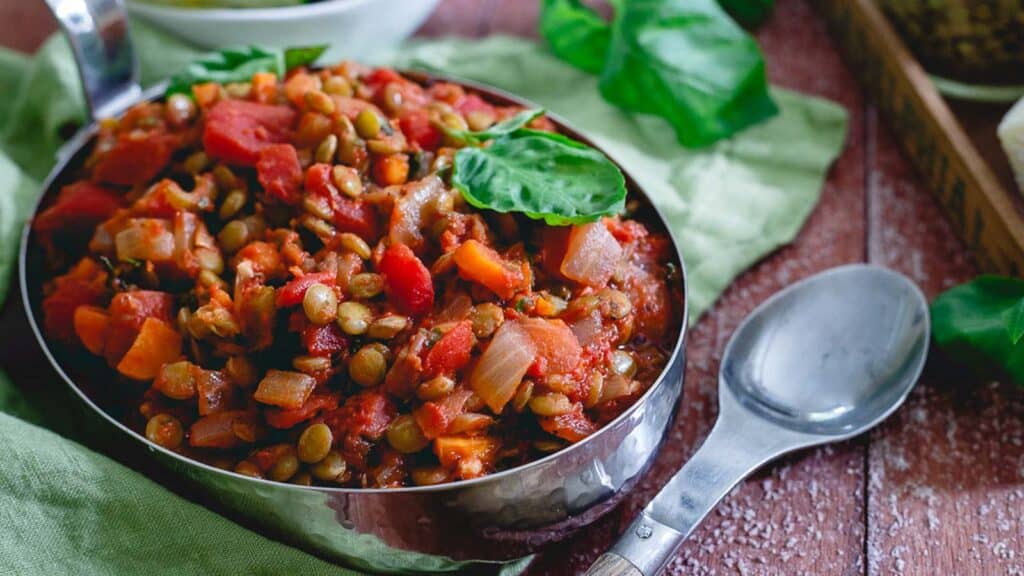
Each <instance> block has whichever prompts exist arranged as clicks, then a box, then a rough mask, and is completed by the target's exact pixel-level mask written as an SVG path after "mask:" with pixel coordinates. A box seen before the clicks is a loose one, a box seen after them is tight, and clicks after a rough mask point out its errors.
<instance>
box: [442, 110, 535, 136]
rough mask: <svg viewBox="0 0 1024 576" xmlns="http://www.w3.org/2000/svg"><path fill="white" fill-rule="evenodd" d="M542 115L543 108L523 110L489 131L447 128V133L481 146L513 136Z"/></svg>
mask: <svg viewBox="0 0 1024 576" xmlns="http://www.w3.org/2000/svg"><path fill="white" fill-rule="evenodd" d="M541 114H544V109H543V108H533V109H530V110H522V111H520V112H518V113H516V114H514V115H512V116H509V117H508V118H505V119H504V120H502V121H501V122H497V123H495V124H494V125H493V126H491V127H490V128H488V129H487V130H482V131H480V132H474V131H472V130H452V129H448V128H446V129H445V132H447V133H448V135H449V136H451V137H453V138H456V139H458V140H461V141H463V142H466V143H468V144H480V143H482V142H485V141H487V140H494V139H495V138H500V137H501V136H505V135H506V134H511V133H513V132H515V131H516V130H519V129H520V128H522V127H524V126H526V125H527V124H529V123H530V122H532V121H533V119H534V118H536V117H538V116H540V115H541Z"/></svg>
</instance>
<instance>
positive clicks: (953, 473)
mask: <svg viewBox="0 0 1024 576" xmlns="http://www.w3.org/2000/svg"><path fill="white" fill-rule="evenodd" d="M777 4H778V6H777V8H776V10H775V13H774V15H773V16H772V17H771V19H770V21H768V22H767V23H766V24H765V25H764V26H763V27H762V28H761V29H760V30H759V31H758V33H757V36H758V39H759V41H760V43H761V46H762V48H763V50H764V52H765V53H766V55H767V59H768V71H769V76H770V77H771V80H772V81H773V82H774V83H777V84H779V85H782V86H785V87H787V88H792V89H796V90H800V91H803V92H806V93H809V94H816V95H819V96H824V97H826V98H830V99H832V100H835V101H837V102H839V103H841V104H842V105H843V106H845V107H846V109H847V110H848V111H849V113H850V134H849V138H848V140H847V143H846V148H845V150H844V152H843V154H842V156H841V157H840V158H839V160H838V161H837V162H836V164H835V166H833V168H832V170H831V172H830V173H829V177H828V181H827V182H826V184H825V190H824V194H823V195H822V199H821V203H820V204H819V205H818V207H817V208H816V210H815V211H814V213H813V214H812V215H811V217H810V220H809V221H808V223H807V225H806V226H805V228H804V230H803V231H802V232H801V234H800V236H799V238H798V239H797V240H796V242H794V243H793V245H791V246H788V247H786V248H783V249H782V250H780V251H778V252H777V253H775V254H773V255H771V256H770V257H768V258H766V259H765V260H764V261H762V262H761V263H759V264H758V265H756V266H755V267H754V268H753V269H752V270H750V271H749V272H747V273H745V274H744V275H743V276H741V277H740V278H739V280H738V281H737V282H736V283H734V284H733V285H732V286H731V287H730V288H729V289H728V290H727V291H726V293H725V295H724V296H723V297H722V299H721V300H720V301H719V302H718V304H717V305H716V306H715V308H714V309H713V310H712V311H711V312H710V313H709V314H707V315H706V316H705V317H704V318H703V319H702V320H701V321H700V323H699V324H698V325H697V326H696V328H695V329H694V330H693V331H692V333H691V335H690V343H689V365H688V367H687V371H686V388H685V397H684V398H685V401H684V403H683V405H682V407H681V408H680V414H679V415H678V419H677V421H676V425H675V427H674V428H673V429H672V430H671V432H670V433H669V437H668V438H667V440H666V444H665V447H664V448H663V449H662V451H661V454H660V455H659V457H658V460H657V463H656V464H655V466H654V468H653V469H652V471H651V472H650V473H649V474H648V475H647V477H646V478H645V479H644V480H643V481H642V483H641V484H640V486H639V487H638V488H637V489H636V490H635V492H634V493H633V494H632V495H631V496H630V497H629V499H628V500H627V502H626V504H625V505H623V506H621V507H619V508H618V509H616V510H615V511H613V512H612V513H610V514H608V515H607V516H605V517H604V518H603V519H602V520H600V521H598V522H597V523H596V524H594V525H592V526H590V527H588V528H587V529H585V530H583V531H582V532H581V533H580V534H578V535H577V536H575V537H574V538H572V539H571V540H569V541H568V542H566V543H564V544H562V545H559V546H557V547H554V548H553V549H551V550H548V551H546V552H544V553H543V554H542V555H541V557H540V558H539V560H538V561H537V562H535V564H534V566H533V567H532V569H531V574H552V575H561V574H568V573H573V572H580V571H581V570H583V569H584V568H585V567H586V566H588V565H589V563H590V562H591V561H593V560H594V558H596V557H597V555H598V554H599V553H600V552H601V551H602V550H603V549H605V548H606V547H607V546H608V545H609V544H610V543H611V542H612V541H613V540H614V539H615V537H616V535H617V534H618V533H619V531H620V530H622V529H624V527H625V525H626V524H627V523H628V522H629V520H630V519H631V517H632V516H633V515H634V513H635V512H636V511H637V510H639V509H640V508H641V507H642V506H643V504H644V503H645V502H647V501H648V500H649V499H650V498H651V497H652V496H653V495H654V494H655V492H656V491H657V490H658V489H659V488H660V487H661V486H662V485H663V484H664V483H665V482H666V481H667V479H668V478H669V477H670V476H671V474H672V472H673V471H674V470H676V469H677V468H678V467H679V466H680V465H681V464H682V463H683V462H684V461H685V460H686V458H687V457H688V456H689V455H690V454H691V453H692V452H693V451H694V450H695V449H696V447H697V446H699V444H700V442H701V440H702V439H703V438H704V436H705V435H706V434H707V433H708V431H709V429H710V427H711V424H712V423H713V421H714V418H715V411H716V397H717V392H716V390H717V373H718V364H719V359H720V357H721V353H722V349H723V347H724V345H725V342H726V341H727V340H728V338H729V336H730V334H731V333H732V330H733V329H734V328H735V327H736V325H737V324H738V323H739V322H740V321H741V320H742V318H743V317H744V316H745V315H746V314H747V313H748V312H750V310H752V309H753V308H754V307H755V306H756V305H757V304H758V303H759V302H761V301H762V300H764V299H765V298H766V297H768V296H769V295H771V294H772V293H773V292H775V291H777V290H779V289H780V288H782V287H784V286H786V285H787V284H790V283H792V282H794V281H796V280H798V279H800V278H802V277H805V276H807V275H809V274H813V273H815V272H817V271H820V270H824V269H826V268H829V267H832V266H837V265H840V264H847V263H851V262H871V263H874V264H880V265H883V266H889V267H891V268H894V269H897V270H899V271H901V272H903V273H905V274H907V275H909V276H910V277H911V278H913V279H914V280H915V281H917V282H918V283H919V284H920V286H921V287H922V288H923V289H924V291H925V292H926V293H927V294H928V295H929V296H934V295H936V294H937V293H939V292H940V291H942V290H943V289H945V288H948V287H950V286H952V285H954V284H956V283H959V282H962V281H965V280H967V279H969V278H971V277H972V275H974V274H975V272H976V271H975V269H974V267H973V264H972V263H971V262H970V260H969V256H968V254H967V253H966V252H965V250H964V248H963V246H962V245H961V243H960V242H959V241H958V240H956V238H955V237H954V235H953V233H952V231H951V229H950V227H949V226H948V225H947V224H946V222H945V221H944V220H943V218H942V216H941V214H940V212H939V210H938V208H937V207H936V205H935V204H934V203H933V201H932V199H931V197H930V196H929V195H928V193H927V192H926V190H924V189H923V188H922V186H921V185H920V183H919V181H918V179H917V177H916V176H915V174H914V173H913V172H912V170H911V167H910V166H909V165H908V163H907V161H906V160H905V159H904V157H903V155H902V154H901V153H900V151H899V150H898V148H897V147H896V144H895V142H894V140H893V137H892V136H891V135H890V134H889V132H888V130H887V129H886V127H885V125H884V123H883V121H881V120H880V119H879V117H878V115H877V113H876V110H875V108H874V107H873V106H872V105H871V103H870V102H867V101H865V96H864V93H863V92H862V90H861V89H860V87H859V86H858V85H857V82H856V81H855V80H854V78H853V77H852V76H851V74H850V72H849V70H848V69H847V67H846V65H845V64H844V62H843V60H842V59H841V57H840V56H839V54H838V53H837V51H836V47H835V45H834V44H833V43H832V41H831V40H830V39H829V37H828V34H827V33H826V30H825V27H824V25H823V23H822V22H821V20H820V19H819V18H818V17H817V15H816V14H815V13H814V12H813V10H812V8H811V5H810V3H809V2H807V1H805V0H779V1H778V2H777ZM536 16H537V2H536V1H535V0H444V2H442V4H441V6H440V8H439V9H438V11H437V13H436V14H435V15H434V16H433V18H432V19H431V20H430V22H429V23H428V24H427V25H426V26H425V27H424V28H423V30H422V33H423V34H427V35H440V34H460V35H470V36H482V35H487V34H494V33H506V34H518V35H524V36H535V25H536ZM52 29H53V25H52V23H51V21H50V19H49V16H48V15H47V14H46V12H45V10H44V9H43V8H42V2H13V1H12V2H3V3H2V5H0V44H4V45H8V46H12V47H16V48H19V49H22V50H31V49H33V48H34V47H35V46H36V45H38V43H39V42H40V41H41V39H43V38H45V37H46V35H47V34H49V33H50V32H51V31H52ZM7 308H8V310H7V311H6V312H5V316H6V317H7V318H10V317H12V316H20V314H21V311H20V309H16V308H20V305H19V304H18V303H17V301H16V300H15V299H14V298H12V299H11V301H10V303H9V304H8V306H7ZM12 309H15V310H12ZM868 313H870V311H869V312H868ZM5 324H6V325H10V321H6V320H5V321H4V322H3V323H0V326H3V325H5ZM4 333H5V334H6V333H8V332H6V331H4ZM668 573H671V574H843V575H852V574H871V575H875V574H920V575H928V576H931V575H952V574H978V575H982V574H983V575H996V574H1006V575H1024V393H1022V392H1021V391H1020V390H1015V389H1013V388H1012V387H1010V386H1008V385H1001V384H996V383H988V382H978V381H975V380H972V379H971V378H969V377H964V376H962V375H958V374H957V373H956V372H955V371H953V370H952V369H951V368H950V367H949V366H947V365H945V364H944V363H943V361H942V359H941V358H940V357H939V355H938V354H937V353H935V351H934V350H933V353H932V359H931V360H930V361H929V364H928V367H927V369H926V371H925V375H924V377H923V379H922V381H921V383H920V385H919V386H918V387H917V388H916V390H915V391H914V393H913V394H912V395H911V398H910V400H909V401H908V402H907V405H906V406H905V407H903V408H902V409H901V410H900V411H899V412H898V413H897V414H896V415H895V416H894V417H893V418H892V419H891V420H889V421H888V422H887V423H886V424H884V425H883V426H882V427H881V428H880V429H878V430H876V431H874V432H872V433H871V434H870V435H868V436H866V437H862V438H858V439H855V440H853V441H850V442H846V443H843V444H840V445H837V446H832V447H825V448H822V449H818V450H813V451H810V452H806V453H801V454H799V455H796V456H793V457H790V458H787V459H785V460H784V461H782V462H780V463H777V464H775V465H773V466H771V467H770V468H768V469H766V470H764V471H762V472H760V473H758V474H757V475H755V476H754V477H753V478H751V479H749V480H747V481H746V482H745V483H744V484H743V485H742V486H740V487H739V488H737V489H736V490H735V491H734V492H733V493H732V494H731V495H730V496H729V497H728V498H726V500H725V501H724V503H723V504H722V505H721V506H720V507H719V508H718V510H717V511H715V512H713V513H712V514H711V515H710V516H709V518H708V519H707V520H706V521H705V523H704V524H703V526H701V527H700V528H699V529H698V530H697V532H696V533H695V534H694V535H693V537H692V538H690V540H689V541H688V542H687V544H686V545H685V546H684V547H683V548H682V549H681V551H680V552H679V553H678V554H677V556H676V558H675V559H674V560H673V562H672V563H671V565H670V568H669V570H668Z"/></svg>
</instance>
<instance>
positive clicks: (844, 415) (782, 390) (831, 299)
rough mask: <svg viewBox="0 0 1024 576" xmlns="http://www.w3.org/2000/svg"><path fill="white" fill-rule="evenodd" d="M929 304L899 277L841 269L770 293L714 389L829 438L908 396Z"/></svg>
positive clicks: (861, 425) (869, 269) (730, 351)
mask: <svg viewBox="0 0 1024 576" xmlns="http://www.w3.org/2000/svg"><path fill="white" fill-rule="evenodd" d="M928 335H929V319H928V303H927V301H926V300H925V298H924V295H923V294H921V291H920V289H918V287H917V286H916V285H914V284H913V283H912V282H910V281H909V280H907V278H906V277H904V276H902V275H900V274H897V273H895V272H892V271H891V270H887V269H884V268H877V267H873V266H862V265H853V266H843V267H840V268H834V269H832V270H829V271H827V272H825V273H822V274H819V275H817V276H813V277H811V278H809V279H807V280H805V281H803V282H800V283H797V284H795V285H793V286H792V287H790V288H789V289H787V290H784V291H783V292H780V293H779V294H777V295H775V296H773V297H772V298H770V299H769V300H767V301H766V302H764V303H763V304H762V305H761V306H759V307H758V308H757V309H756V310H755V311H754V312H753V313H752V314H751V315H750V316H749V317H748V318H747V319H746V320H745V321H744V322H743V325H742V326H740V327H739V328H738V329H737V330H736V332H735V334H734V335H733V337H732V339H731V340H730V342H729V345H728V347H727V348H726V350H725V354H724V356H723V359H722V367H721V379H720V385H722V386H724V387H727V388H728V389H729V391H731V392H732V394H733V396H734V397H735V398H736V400H738V401H739V403H740V404H741V405H742V406H743V408H745V409H746V410H749V411H750V412H753V413H755V414H756V415H757V416H759V417H761V418H764V419H765V420H768V421H771V422H773V423H775V424H777V425H779V426H782V427H784V428H788V429H790V430H793V431H797V432H805V433H810V434H816V435H827V436H832V437H834V439H835V440H839V439H842V438H847V437H850V436H855V435H857V434H859V433H861V432H862V431H864V430H866V429H868V428H871V427H872V426H874V425H875V424H877V423H878V422H880V421H882V420H883V419H885V418H886V417H887V416H888V415H889V414H891V413H892V412H893V410H895V409H896V408H897V407H898V406H899V405H900V404H901V403H902V402H903V399H904V398H906V396H907V394H909V393H910V390H911V388H913V386H914V383H915V382H916V381H917V377H918V375H919V374H920V372H921V369H922V367H923V366H924V361H925V358H926V356H927V351H928Z"/></svg>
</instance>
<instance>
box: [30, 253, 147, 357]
mask: <svg viewBox="0 0 1024 576" xmlns="http://www.w3.org/2000/svg"><path fill="white" fill-rule="evenodd" d="M106 281H107V273H106V271H104V270H103V269H102V268H101V267H100V265H99V264H97V263H96V262H94V261H92V260H89V259H85V260H81V261H80V262H79V263H78V264H76V265H75V266H74V267H73V268H72V269H71V270H69V271H68V273H67V274H64V275H63V276H58V277H57V278H56V279H55V280H54V281H53V285H54V290H53V292H52V293H50V294H49V295H48V296H47V297H46V298H44V299H43V328H44V329H45V330H46V335H47V336H50V337H51V338H56V339H57V340H61V341H64V342H75V341H76V336H75V326H74V316H75V310H76V309H77V308H78V307H79V306H88V305H93V306H105V305H106V298H107V287H106ZM129 345H131V343H130V342H129ZM125 350H127V348H125Z"/></svg>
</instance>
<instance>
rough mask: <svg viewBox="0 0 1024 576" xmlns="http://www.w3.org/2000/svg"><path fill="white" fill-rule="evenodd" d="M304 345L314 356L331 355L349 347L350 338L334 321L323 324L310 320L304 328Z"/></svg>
mask: <svg viewBox="0 0 1024 576" xmlns="http://www.w3.org/2000/svg"><path fill="white" fill-rule="evenodd" d="M302 345H303V346H305V348H306V350H307V351H308V352H309V353H310V355H312V356H330V355H331V354H337V353H338V352H341V351H342V350H344V349H346V348H348V338H346V337H345V334H344V333H343V332H342V331H341V328H339V327H338V325H337V324H336V323H334V322H331V323H330V324H325V325H323V326H320V325H317V324H313V323H312V322H309V323H307V324H306V325H305V326H304V327H303V328H302Z"/></svg>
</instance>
